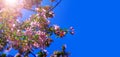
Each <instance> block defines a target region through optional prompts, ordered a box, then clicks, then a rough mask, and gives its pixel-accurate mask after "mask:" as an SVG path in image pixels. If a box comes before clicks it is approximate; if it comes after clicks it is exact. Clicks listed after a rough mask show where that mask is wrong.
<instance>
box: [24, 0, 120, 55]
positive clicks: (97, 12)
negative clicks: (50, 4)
mask: <svg viewBox="0 0 120 57" xmlns="http://www.w3.org/2000/svg"><path fill="white" fill-rule="evenodd" d="M54 11H55V14H56V15H55V17H54V18H53V19H51V22H52V24H57V25H60V27H66V28H68V27H70V26H73V27H74V28H75V35H73V36H72V35H70V34H68V35H67V36H66V37H64V39H56V38H55V37H53V39H54V40H55V41H54V43H52V44H51V46H50V47H49V48H47V49H48V51H50V52H49V55H50V54H51V53H52V52H53V51H54V50H56V49H58V50H60V49H61V46H62V44H66V45H67V51H70V52H71V55H70V57H120V1H119V0H63V1H62V3H61V4H60V5H59V6H58V7H57V8H56V9H55V10H54ZM24 14H25V16H28V15H29V14H32V13H30V12H28V14H26V13H24Z"/></svg>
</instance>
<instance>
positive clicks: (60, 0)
mask: <svg viewBox="0 0 120 57" xmlns="http://www.w3.org/2000/svg"><path fill="white" fill-rule="evenodd" d="M61 2H62V0H59V2H57V4H55V6H54V7H52V8H51V9H50V10H49V11H53V10H54V9H55V8H56V7H57V6H58V5H59V4H60V3H61ZM49 11H48V12H49Z"/></svg>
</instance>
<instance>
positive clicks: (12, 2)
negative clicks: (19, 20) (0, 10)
mask: <svg viewBox="0 0 120 57" xmlns="http://www.w3.org/2000/svg"><path fill="white" fill-rule="evenodd" d="M4 3H5V5H6V6H9V7H15V6H16V5H17V3H18V0H4Z"/></svg>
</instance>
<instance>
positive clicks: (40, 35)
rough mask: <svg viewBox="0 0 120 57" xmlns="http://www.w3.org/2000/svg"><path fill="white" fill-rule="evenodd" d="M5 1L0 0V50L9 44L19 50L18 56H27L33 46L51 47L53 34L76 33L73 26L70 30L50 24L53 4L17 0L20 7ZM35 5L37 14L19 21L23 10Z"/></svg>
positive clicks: (52, 15)
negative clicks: (7, 3)
mask: <svg viewBox="0 0 120 57" xmlns="http://www.w3.org/2000/svg"><path fill="white" fill-rule="evenodd" d="M3 1H4V0H0V3H1V5H0V50H3V48H4V47H5V46H6V45H7V47H9V48H14V49H16V50H18V51H19V53H18V54H17V55H16V56H21V55H25V56H26V55H27V54H28V53H31V51H32V50H33V48H37V49H41V50H45V48H46V47H49V46H50V44H51V43H52V42H53V40H52V38H51V37H50V36H51V35H53V34H54V35H56V36H57V37H60V38H61V37H64V36H65V35H66V34H67V33H68V32H70V33H71V34H72V35H73V34H74V29H73V27H70V30H68V29H62V28H60V27H59V26H58V25H53V26H52V25H50V21H49V19H48V18H53V17H54V12H53V11H50V9H51V6H39V5H40V3H41V2H42V0H29V1H28V0H16V1H17V2H19V4H18V5H17V6H18V8H16V7H12V8H11V7H7V5H5V4H4V3H3ZM6 1H7V0H6ZM21 1H22V2H21ZM53 1H54V0H51V2H53ZM34 5H36V8H35V10H33V11H34V12H35V13H36V14H33V15H31V17H30V18H28V19H26V20H25V21H24V22H18V21H17V20H18V17H22V14H21V10H22V9H27V10H32V9H31V8H32V6H34ZM9 48H8V50H9Z"/></svg>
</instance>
